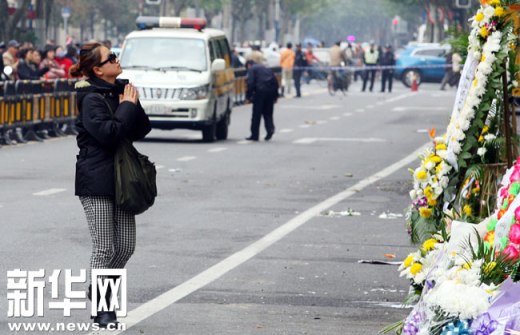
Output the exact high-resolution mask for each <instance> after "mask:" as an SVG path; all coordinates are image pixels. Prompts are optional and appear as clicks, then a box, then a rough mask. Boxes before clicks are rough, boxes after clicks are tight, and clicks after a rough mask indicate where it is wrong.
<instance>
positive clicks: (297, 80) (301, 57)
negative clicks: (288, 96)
mask: <svg viewBox="0 0 520 335" xmlns="http://www.w3.org/2000/svg"><path fill="white" fill-rule="evenodd" d="M307 65H308V64H307V60H306V59H305V54H304V53H303V50H302V45H301V43H298V44H296V52H295V54H294V70H293V79H294V88H295V89H296V98H300V97H301V96H302V92H301V86H302V85H301V80H302V75H303V71H304V69H305V68H306V67H307Z"/></svg>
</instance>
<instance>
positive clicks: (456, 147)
mask: <svg viewBox="0 0 520 335" xmlns="http://www.w3.org/2000/svg"><path fill="white" fill-rule="evenodd" d="M451 148H452V149H453V152H454V153H455V154H457V155H458V154H459V153H460V150H462V146H461V145H460V143H459V142H451Z"/></svg>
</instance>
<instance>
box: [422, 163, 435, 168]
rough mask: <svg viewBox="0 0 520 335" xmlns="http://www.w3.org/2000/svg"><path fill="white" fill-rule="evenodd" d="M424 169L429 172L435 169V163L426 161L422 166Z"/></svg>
mask: <svg viewBox="0 0 520 335" xmlns="http://www.w3.org/2000/svg"><path fill="white" fill-rule="evenodd" d="M424 167H425V168H426V170H431V169H433V168H435V162H432V161H428V162H427V163H426V164H424Z"/></svg>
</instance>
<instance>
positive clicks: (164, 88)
mask: <svg viewBox="0 0 520 335" xmlns="http://www.w3.org/2000/svg"><path fill="white" fill-rule="evenodd" d="M136 23H137V26H138V28H139V29H140V30H138V31H134V32H132V33H130V34H129V35H128V36H127V37H126V38H125V41H124V43H123V47H122V50H121V55H120V63H121V67H122V68H123V73H122V74H121V78H124V79H129V80H130V82H131V83H133V84H134V85H135V86H136V87H137V89H138V91H139V99H140V101H141V104H142V105H143V108H144V110H145V111H146V113H147V114H148V116H149V118H150V121H151V123H152V127H153V128H159V129H178V128H182V129H193V130H199V131H202V138H203V140H204V141H205V142H213V141H214V140H215V139H218V140H225V139H227V136H228V126H229V123H230V121H231V111H232V107H233V92H234V79H235V78H234V72H233V69H232V67H231V51H230V48H229V43H228V40H227V38H226V36H225V34H224V32H222V31H220V30H215V29H205V25H206V22H205V20H204V19H185V18H182V19H181V18H173V17H139V18H137V21H136Z"/></svg>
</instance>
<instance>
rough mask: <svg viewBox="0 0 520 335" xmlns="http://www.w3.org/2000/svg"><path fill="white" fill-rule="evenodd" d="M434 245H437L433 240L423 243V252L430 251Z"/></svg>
mask: <svg viewBox="0 0 520 335" xmlns="http://www.w3.org/2000/svg"><path fill="white" fill-rule="evenodd" d="M436 244H437V240H436V239H434V238H430V239H428V240H426V241H424V243H423V245H422V248H423V250H424V251H430V250H432V249H433V248H434V247H435V245H436Z"/></svg>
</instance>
